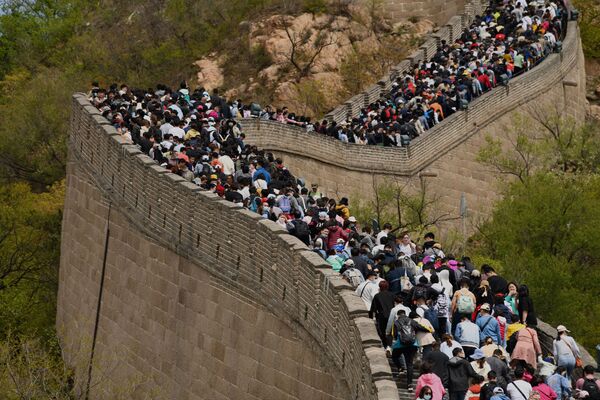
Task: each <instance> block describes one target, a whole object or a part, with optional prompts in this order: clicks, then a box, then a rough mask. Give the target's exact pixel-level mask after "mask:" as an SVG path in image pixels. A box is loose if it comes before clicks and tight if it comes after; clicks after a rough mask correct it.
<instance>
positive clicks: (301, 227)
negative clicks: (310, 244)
mask: <svg viewBox="0 0 600 400" xmlns="http://www.w3.org/2000/svg"><path fill="white" fill-rule="evenodd" d="M292 224H294V228H295V230H296V234H295V235H294V236H296V237H299V238H305V237H309V236H310V229H309V228H308V224H307V223H306V222H304V221H302V220H295V221H293V222H292Z"/></svg>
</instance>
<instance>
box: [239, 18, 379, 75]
mask: <svg viewBox="0 0 600 400" xmlns="http://www.w3.org/2000/svg"><path fill="white" fill-rule="evenodd" d="M249 39H250V45H251V46H264V48H265V51H266V52H267V53H268V54H269V55H270V56H271V58H272V59H273V61H274V63H275V64H277V65H280V66H283V65H288V64H290V63H291V61H292V52H295V54H294V56H293V57H294V61H295V62H296V63H297V64H298V66H294V65H292V67H291V71H292V72H294V69H297V68H298V67H300V68H302V67H304V66H306V65H309V70H310V73H313V74H316V73H320V72H327V71H334V70H337V69H338V68H339V66H340V64H341V62H342V60H343V59H344V57H345V56H346V55H347V54H348V53H349V52H351V51H352V45H353V44H355V45H360V43H361V42H366V46H372V45H373V43H374V42H376V41H377V38H376V36H375V34H374V33H373V32H371V31H369V30H368V29H367V28H366V27H364V26H363V25H362V24H360V23H358V22H355V21H351V20H350V19H349V18H347V17H344V16H330V15H313V14H308V13H306V14H301V15H299V16H297V17H293V16H282V15H275V16H272V17H270V18H267V19H265V20H263V21H260V22H258V23H255V24H253V26H252V27H251V28H250V35H249ZM313 57H314V62H312V63H311V62H310V60H311V59H312V58H313ZM269 68H271V67H269ZM263 72H264V74H265V76H266V77H267V78H268V79H269V80H274V79H273V78H275V75H276V74H275V73H274V72H275V71H274V70H273V69H270V70H268V71H266V70H265V71H263Z"/></svg>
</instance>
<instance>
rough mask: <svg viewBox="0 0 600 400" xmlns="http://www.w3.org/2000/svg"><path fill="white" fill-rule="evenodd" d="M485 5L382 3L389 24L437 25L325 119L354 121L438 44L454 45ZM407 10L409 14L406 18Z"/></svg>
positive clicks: (442, 0)
mask: <svg viewBox="0 0 600 400" xmlns="http://www.w3.org/2000/svg"><path fill="white" fill-rule="evenodd" d="M488 3H489V1H487V0H468V1H466V2H465V1H464V0H452V1H447V0H425V1H417V2H415V1H414V0H386V1H385V2H384V4H383V6H382V7H385V8H386V15H389V16H390V20H392V21H398V20H401V19H402V18H403V17H402V16H403V15H405V17H404V18H408V17H409V16H415V15H417V16H420V15H421V13H425V14H423V15H431V16H433V18H434V20H435V21H436V22H437V23H438V24H439V26H438V27H437V28H436V29H435V31H434V32H433V33H432V34H430V35H428V36H427V37H426V39H425V41H424V43H423V44H422V45H421V46H420V47H419V49H418V50H416V51H415V52H414V53H413V54H411V55H410V57H408V58H406V59H405V60H403V61H401V62H400V63H399V64H398V65H396V66H394V67H393V68H391V70H390V72H389V74H387V75H385V76H384V77H382V78H381V79H380V80H379V81H378V82H377V83H376V84H373V85H371V86H370V87H368V88H367V89H365V90H364V91H363V92H362V93H359V94H357V95H355V96H352V98H350V99H348V100H347V101H345V102H344V103H342V104H340V105H339V106H338V107H336V108H335V109H333V110H332V111H331V112H329V113H327V115H326V116H325V118H327V119H329V120H332V121H337V122H341V121H344V120H346V119H347V118H352V117H355V116H357V115H358V114H359V112H360V109H361V108H363V107H366V106H368V105H369V104H371V103H373V102H374V101H376V100H379V98H380V97H381V96H382V95H385V94H387V93H388V92H389V90H390V89H391V87H392V83H393V82H394V80H395V79H396V77H398V76H400V75H402V74H403V73H405V72H408V71H409V70H410V69H411V68H412V66H413V65H414V64H416V63H418V62H420V61H423V60H427V59H429V58H430V57H432V56H433V55H434V53H435V51H436V50H437V48H438V45H439V44H440V42H441V41H442V40H445V41H446V42H448V43H451V42H454V41H455V40H456V39H458V38H459V37H460V35H461V34H462V31H463V29H464V28H466V27H468V26H469V25H470V24H471V21H473V19H474V17H475V16H476V15H481V14H482V13H483V11H485V8H486V6H487V4H488ZM407 9H410V10H411V13H410V14H407V13H406V11H407Z"/></svg>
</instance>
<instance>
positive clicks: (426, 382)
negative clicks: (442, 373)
mask: <svg viewBox="0 0 600 400" xmlns="http://www.w3.org/2000/svg"><path fill="white" fill-rule="evenodd" d="M423 386H429V387H430V388H431V392H432V395H431V400H442V397H444V394H446V389H444V385H443V384H442V380H441V379H440V378H439V377H438V376H437V375H436V374H434V373H431V374H423V375H421V376H420V377H419V379H417V387H416V388H415V399H416V398H418V397H419V393H421V389H422V388H423Z"/></svg>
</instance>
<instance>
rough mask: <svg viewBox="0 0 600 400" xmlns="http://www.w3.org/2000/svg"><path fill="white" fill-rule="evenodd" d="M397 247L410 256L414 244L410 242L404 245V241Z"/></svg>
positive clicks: (412, 252) (413, 251)
mask: <svg viewBox="0 0 600 400" xmlns="http://www.w3.org/2000/svg"><path fill="white" fill-rule="evenodd" d="M398 248H399V249H400V251H401V252H403V253H404V254H405V255H407V256H412V255H413V254H415V248H414V245H413V244H412V243H410V242H409V243H408V244H407V245H405V244H404V243H401V244H400V246H399V247H398Z"/></svg>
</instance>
